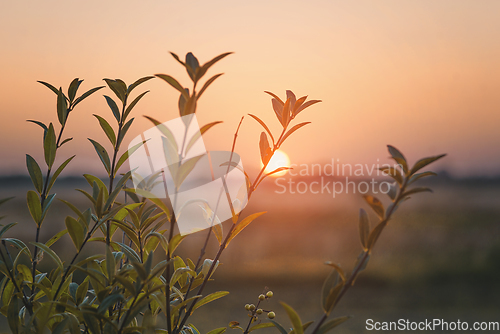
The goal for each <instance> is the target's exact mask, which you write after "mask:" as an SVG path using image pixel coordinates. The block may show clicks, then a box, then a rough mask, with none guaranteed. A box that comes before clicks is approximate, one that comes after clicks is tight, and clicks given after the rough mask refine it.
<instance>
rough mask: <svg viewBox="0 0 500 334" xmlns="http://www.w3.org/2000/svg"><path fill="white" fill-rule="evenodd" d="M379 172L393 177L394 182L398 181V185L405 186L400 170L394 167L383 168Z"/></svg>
mask: <svg viewBox="0 0 500 334" xmlns="http://www.w3.org/2000/svg"><path fill="white" fill-rule="evenodd" d="M379 170H381V171H382V172H384V173H385V174H387V175H389V176H390V177H392V178H393V179H394V180H396V182H397V183H399V184H403V176H402V175H401V172H400V171H399V169H396V168H394V167H382V168H379Z"/></svg>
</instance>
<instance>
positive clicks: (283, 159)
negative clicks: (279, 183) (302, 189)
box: [264, 150, 290, 177]
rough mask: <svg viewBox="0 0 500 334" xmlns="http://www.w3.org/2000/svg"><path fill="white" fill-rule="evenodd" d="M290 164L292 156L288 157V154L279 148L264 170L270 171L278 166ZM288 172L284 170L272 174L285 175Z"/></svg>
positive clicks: (275, 175)
mask: <svg viewBox="0 0 500 334" xmlns="http://www.w3.org/2000/svg"><path fill="white" fill-rule="evenodd" d="M289 166H290V158H288V155H287V154H286V153H285V152H283V151H281V150H277V151H276V152H274V155H273V157H272V158H271V160H270V161H269V163H268V164H267V167H266V169H265V170H264V172H266V173H270V172H272V171H273V170H275V169H277V168H280V167H289ZM286 173H287V171H286V170H284V171H282V172H279V173H275V174H272V175H271V176H274V177H279V176H283V175H285V174H286Z"/></svg>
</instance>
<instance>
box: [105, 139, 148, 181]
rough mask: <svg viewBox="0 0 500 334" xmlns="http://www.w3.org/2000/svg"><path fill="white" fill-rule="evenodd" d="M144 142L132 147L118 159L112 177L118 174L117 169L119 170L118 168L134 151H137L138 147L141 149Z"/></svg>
mask: <svg viewBox="0 0 500 334" xmlns="http://www.w3.org/2000/svg"><path fill="white" fill-rule="evenodd" d="M145 142H146V141H143V142H142V143H139V144H136V145H134V146H133V147H131V148H129V149H128V150H127V151H125V153H123V154H122V156H121V157H120V159H118V162H117V163H116V167H115V175H113V176H116V173H117V172H118V169H120V167H121V166H122V165H123V164H124V163H125V161H127V159H128V158H129V157H130V156H131V155H132V154H134V152H135V151H137V150H138V149H139V147H141V146H142V145H144V143H145Z"/></svg>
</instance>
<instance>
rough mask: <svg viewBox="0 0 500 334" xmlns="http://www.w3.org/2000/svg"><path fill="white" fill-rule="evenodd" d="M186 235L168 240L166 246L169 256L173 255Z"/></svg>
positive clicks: (177, 235) (178, 235)
mask: <svg viewBox="0 0 500 334" xmlns="http://www.w3.org/2000/svg"><path fill="white" fill-rule="evenodd" d="M185 237H187V235H180V234H176V235H175V236H174V237H173V238H172V239H170V243H169V244H168V250H169V251H170V255H172V254H174V251H175V249H176V248H177V246H179V244H180V243H181V241H182V240H184V238H185Z"/></svg>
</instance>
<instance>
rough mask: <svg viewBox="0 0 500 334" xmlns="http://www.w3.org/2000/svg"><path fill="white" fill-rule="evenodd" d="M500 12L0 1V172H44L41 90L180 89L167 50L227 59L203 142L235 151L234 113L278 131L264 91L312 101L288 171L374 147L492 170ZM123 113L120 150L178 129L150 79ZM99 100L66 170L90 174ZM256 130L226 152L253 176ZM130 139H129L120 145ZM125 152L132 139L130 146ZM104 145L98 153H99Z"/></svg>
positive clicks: (204, 104) (498, 115)
mask: <svg viewBox="0 0 500 334" xmlns="http://www.w3.org/2000/svg"><path fill="white" fill-rule="evenodd" d="M499 17H500V2H498V1H480V2H476V1H458V0H453V1H400V0H398V1H308V2H307V3H306V2H305V1H302V2H301V1H290V0H288V1H177V2H173V1H166V0H163V1H145V2H137V1H106V2H102V1H79V2H76V1H71V2H70V1H65V2H63V1H11V2H3V3H2V4H1V5H0V45H1V53H0V54H1V55H0V57H1V58H0V59H1V63H0V67H1V75H0V113H1V116H2V117H1V123H0V141H1V143H2V151H1V152H2V157H1V160H0V174H12V173H15V174H19V173H26V168H25V166H24V164H25V157H24V155H25V154H26V153H29V154H31V155H33V156H34V157H35V158H36V159H37V160H38V161H39V162H40V163H41V162H42V161H43V154H42V147H41V136H42V131H41V129H40V128H39V127H37V126H36V125H33V124H30V123H27V122H26V120H27V119H37V120H41V121H43V122H45V123H48V122H56V123H57V116H56V112H55V110H56V109H55V107H56V97H55V94H53V93H52V92H50V91H49V90H48V89H47V88H45V87H43V86H42V85H40V84H38V83H36V81H37V80H43V81H47V82H50V83H52V84H53V85H54V86H57V87H59V86H62V87H63V88H64V89H67V87H68V85H69V83H70V81H71V80H72V79H73V78H75V77H79V78H83V79H85V81H84V83H83V84H82V86H81V90H82V91H84V90H87V89H89V88H91V87H95V86H98V85H102V84H104V82H103V81H102V79H103V78H121V79H123V80H124V81H126V82H127V83H129V84H130V83H132V82H133V81H135V80H136V79H137V78H140V77H142V76H146V75H151V74H154V73H168V74H171V75H173V76H174V77H176V78H178V80H179V81H181V82H182V83H183V84H185V85H187V84H188V82H189V80H188V77H187V75H186V73H185V71H184V70H183V69H182V68H181V67H180V66H179V64H178V63H177V62H176V61H175V60H174V59H173V58H172V57H171V56H170V55H169V54H168V51H173V52H176V53H177V54H179V55H181V56H182V57H184V55H185V54H186V52H189V51H192V52H193V53H194V54H195V55H196V56H197V57H198V59H199V60H200V62H201V63H204V62H206V61H208V60H209V59H211V58H212V57H214V56H216V55H218V54H220V53H223V52H226V51H234V52H235V54H234V55H231V56H229V57H227V58H225V59H224V60H222V61H221V62H220V63H218V64H217V65H215V66H214V67H213V68H212V69H211V71H210V72H209V74H216V73H219V72H224V73H225V75H224V76H222V77H221V78H219V79H218V80H217V81H216V82H215V83H214V84H213V85H212V86H211V87H210V89H209V90H208V91H207V92H206V93H205V95H204V96H203V97H202V99H201V100H200V103H199V106H198V112H197V115H198V120H199V122H200V123H201V124H204V123H207V122H212V121H216V120H223V121H224V123H223V124H221V125H218V126H217V127H216V128H214V129H212V130H210V132H209V133H208V134H207V136H206V138H205V142H206V144H207V147H208V148H209V149H221V150H226V149H230V146H231V141H232V136H233V132H234V130H235V128H236V126H237V123H238V121H239V119H240V118H241V116H243V115H246V114H248V113H254V114H257V115H259V116H260V117H261V118H262V119H264V120H265V121H266V122H267V123H269V125H270V127H271V128H272V129H273V130H274V131H279V123H278V121H277V120H276V118H275V116H274V112H273V111H272V108H271V103H270V97H269V96H268V95H266V94H264V93H263V91H264V90H270V91H272V92H274V93H276V94H278V95H279V96H281V97H284V95H285V90H286V89H291V90H292V91H294V92H295V93H296V94H297V95H298V96H302V95H309V98H311V99H321V100H323V102H322V103H321V104H318V105H315V106H313V107H311V108H310V109H307V110H306V111H304V112H303V113H302V114H301V115H300V116H299V117H298V118H297V121H311V122H312V124H310V125H308V126H306V127H305V128H303V129H301V130H299V131H298V132H297V133H296V134H295V135H294V136H292V137H291V139H290V140H289V141H288V142H287V143H286V144H285V145H284V146H283V150H284V151H285V152H287V153H288V154H289V156H290V158H291V160H292V162H293V163H296V164H301V163H316V162H330V161H331V159H332V158H333V159H339V160H340V161H341V162H342V163H352V164H356V163H363V164H369V163H376V162H377V159H379V161H380V162H386V161H387V156H388V154H387V152H386V148H385V145H386V144H392V145H394V146H396V147H398V148H400V149H401V150H402V151H403V152H404V153H405V154H406V155H407V157H408V158H409V160H411V161H412V162H413V161H415V159H416V158H420V157H423V156H429V155H436V154H439V153H448V154H449V156H448V157H447V158H446V159H444V160H443V161H442V162H439V165H437V164H436V167H435V168H438V169H447V170H449V171H451V172H453V173H454V174H456V175H472V174H476V175H498V174H500V173H499V172H500V130H499V124H500V94H499V90H500V61H499V60H500V43H499V41H500V20H499V19H498V18H499ZM140 89H141V90H150V91H151V92H150V93H149V94H148V95H147V96H146V97H145V98H144V99H143V101H141V103H140V104H139V105H138V106H137V107H136V109H135V111H134V116H135V117H136V123H134V126H133V128H132V130H131V131H130V136H129V140H131V139H132V138H133V137H135V136H136V135H137V134H139V133H140V132H141V131H144V130H146V129H147V128H148V127H150V124H149V123H148V121H146V120H145V119H144V118H143V117H142V115H150V116H153V117H155V118H157V119H159V120H162V121H166V120H169V119H172V118H174V117H177V115H178V111H177V98H178V94H177V93H176V91H174V89H172V88H171V87H170V86H168V85H167V84H166V83H164V82H162V81H161V80H158V79H156V80H151V81H150V82H147V83H146V84H144V85H142V86H141V88H140ZM103 94H106V95H112V92H111V91H109V89H107V90H106V91H105V92H104V90H102V91H100V92H99V93H97V94H95V95H94V96H92V97H90V98H89V99H88V100H86V101H85V102H84V103H82V104H81V105H80V106H79V107H77V108H76V110H75V111H74V114H72V115H71V116H70V118H69V121H68V122H69V123H68V127H67V134H68V136H72V137H74V138H75V139H74V140H73V141H72V142H70V143H69V144H66V145H65V146H64V147H63V149H61V151H60V152H59V153H58V161H63V158H65V157H68V156H69V155H71V154H73V152H75V153H77V158H76V160H74V161H75V162H72V164H71V165H70V167H68V173H75V174H81V173H82V172H88V171H91V172H100V171H101V170H102V169H101V166H100V163H99V161H98V159H97V156H96V155H95V152H94V151H93V147H92V145H91V144H90V142H88V140H87V139H86V138H87V137H90V138H93V139H97V140H99V141H101V142H102V143H106V144H107V139H106V138H105V136H104V135H103V134H102V132H101V130H100V128H99V125H98V122H97V120H96V119H95V118H94V117H93V116H92V114H93V113H97V114H100V115H103V116H104V117H106V118H108V119H110V120H111V119H112V114H111V112H110V110H109V109H108V107H107V105H106V103H105V100H104V98H103V97H102V95H103ZM260 131H261V129H260V128H259V125H258V124H257V123H256V122H255V121H254V120H252V119H250V118H249V117H246V119H245V121H244V123H243V126H242V130H241V133H240V140H239V142H238V146H237V151H238V152H240V153H241V155H242V156H243V162H244V164H245V165H248V166H257V162H258V161H259V157H258V138H259V135H260ZM126 142H127V140H126ZM127 143H128V142H127ZM107 147H109V146H107Z"/></svg>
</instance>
